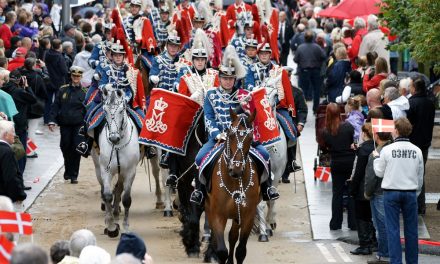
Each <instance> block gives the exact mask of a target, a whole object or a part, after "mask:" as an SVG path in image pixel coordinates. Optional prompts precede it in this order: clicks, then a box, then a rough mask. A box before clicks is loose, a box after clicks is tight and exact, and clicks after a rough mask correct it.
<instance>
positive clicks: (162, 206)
mask: <svg viewBox="0 0 440 264" xmlns="http://www.w3.org/2000/svg"><path fill="white" fill-rule="evenodd" d="M156 209H165V205H164V203H156Z"/></svg>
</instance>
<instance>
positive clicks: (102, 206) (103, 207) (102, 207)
mask: <svg viewBox="0 0 440 264" xmlns="http://www.w3.org/2000/svg"><path fill="white" fill-rule="evenodd" d="M101 211H103V212H105V204H103V203H101Z"/></svg>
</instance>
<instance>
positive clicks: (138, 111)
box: [86, 40, 145, 140]
mask: <svg viewBox="0 0 440 264" xmlns="http://www.w3.org/2000/svg"><path fill="white" fill-rule="evenodd" d="M110 51H111V59H112V61H111V63H110V64H108V65H106V66H105V67H104V68H103V69H102V74H103V75H102V76H101V78H100V80H99V83H98V90H97V94H96V96H95V97H94V102H95V106H94V108H95V109H91V110H90V112H91V113H92V114H91V115H90V116H89V117H88V119H87V120H86V123H87V127H88V134H89V135H90V136H91V137H94V138H95V140H96V135H98V133H96V132H99V131H95V130H94V129H95V128H100V127H101V124H102V122H103V121H104V120H105V116H104V112H103V109H102V94H101V93H102V90H103V88H104V87H105V86H108V85H111V86H113V87H114V88H117V89H120V90H122V91H123V92H124V99H125V101H126V102H127V105H128V106H129V107H128V108H127V111H128V114H129V116H130V117H131V118H132V119H133V122H134V124H135V125H136V127H137V128H138V130H140V129H141V128H142V120H143V119H144V117H145V114H144V111H143V108H144V107H145V106H144V104H145V98H143V92H142V91H141V90H139V91H138V89H137V88H138V87H137V83H138V80H137V79H138V70H137V69H134V68H133V67H132V66H131V65H129V64H127V63H126V62H125V55H126V51H125V49H124V46H123V45H121V43H120V41H119V40H117V41H116V43H113V44H112V46H111V48H110ZM98 130H99V129H98Z"/></svg>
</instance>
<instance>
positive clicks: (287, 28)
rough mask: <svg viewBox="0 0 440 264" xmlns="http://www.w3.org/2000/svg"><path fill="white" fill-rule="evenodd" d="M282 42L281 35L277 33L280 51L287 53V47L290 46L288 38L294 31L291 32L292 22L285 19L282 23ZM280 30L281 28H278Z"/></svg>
mask: <svg viewBox="0 0 440 264" xmlns="http://www.w3.org/2000/svg"><path fill="white" fill-rule="evenodd" d="M284 27H285V28H284V42H281V40H282V39H281V36H280V34H279V35H278V41H279V43H280V44H281V50H280V51H281V52H283V53H287V54H289V47H290V39H291V38H292V37H293V35H294V34H295V32H293V27H292V24H291V23H290V22H289V21H288V20H286V22H285V23H284ZM279 30H281V28H280V29H279Z"/></svg>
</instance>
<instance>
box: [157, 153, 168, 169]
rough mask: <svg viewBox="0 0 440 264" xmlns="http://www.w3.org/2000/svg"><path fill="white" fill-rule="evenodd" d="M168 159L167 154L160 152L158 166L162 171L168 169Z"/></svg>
mask: <svg viewBox="0 0 440 264" xmlns="http://www.w3.org/2000/svg"><path fill="white" fill-rule="evenodd" d="M168 157H169V152H167V151H162V155H161V156H160V161H159V166H160V167H161V168H163V169H168Z"/></svg>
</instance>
